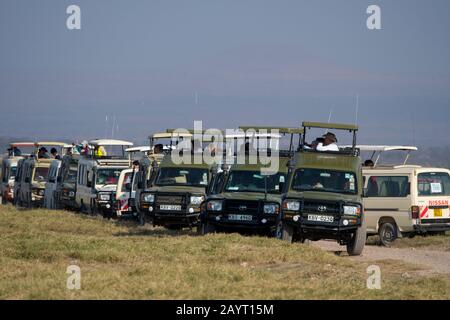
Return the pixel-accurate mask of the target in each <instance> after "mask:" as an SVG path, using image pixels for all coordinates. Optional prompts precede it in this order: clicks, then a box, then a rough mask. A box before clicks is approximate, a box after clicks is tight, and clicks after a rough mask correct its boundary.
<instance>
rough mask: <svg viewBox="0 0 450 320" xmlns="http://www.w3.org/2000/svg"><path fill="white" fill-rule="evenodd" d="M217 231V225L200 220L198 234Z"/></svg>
mask: <svg viewBox="0 0 450 320" xmlns="http://www.w3.org/2000/svg"><path fill="white" fill-rule="evenodd" d="M215 232H216V226H215V225H213V224H211V223H208V222H200V223H199V224H198V226H197V234H199V235H202V236H204V235H206V234H208V233H215Z"/></svg>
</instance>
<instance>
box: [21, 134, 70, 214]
mask: <svg viewBox="0 0 450 320" xmlns="http://www.w3.org/2000/svg"><path fill="white" fill-rule="evenodd" d="M65 145H66V144H65V143H61V142H37V143H36V144H35V146H36V150H35V153H34V154H33V155H32V156H30V157H29V158H27V159H25V161H24V162H23V165H22V173H21V181H20V190H19V193H18V199H17V201H16V204H17V205H19V206H22V207H26V208H35V207H42V206H43V205H44V194H45V185H46V183H47V177H48V173H49V169H50V166H51V163H52V162H53V161H55V158H52V157H51V155H50V154H49V153H48V151H49V150H50V149H51V148H55V149H56V150H57V151H58V154H59V155H63V153H64V150H65V149H64V146H65ZM40 148H45V149H47V152H46V153H45V154H43V155H39V149H40Z"/></svg>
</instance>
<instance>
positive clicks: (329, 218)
mask: <svg viewBox="0 0 450 320" xmlns="http://www.w3.org/2000/svg"><path fill="white" fill-rule="evenodd" d="M308 221H317V222H333V221H334V217H333V216H323V215H318V214H308Z"/></svg>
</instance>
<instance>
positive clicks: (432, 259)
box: [312, 241, 450, 274]
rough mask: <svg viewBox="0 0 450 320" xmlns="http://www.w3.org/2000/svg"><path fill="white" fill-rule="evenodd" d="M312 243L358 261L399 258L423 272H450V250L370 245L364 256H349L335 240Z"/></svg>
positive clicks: (365, 249)
mask: <svg viewBox="0 0 450 320" xmlns="http://www.w3.org/2000/svg"><path fill="white" fill-rule="evenodd" d="M312 245H313V246H315V247H319V248H321V249H324V250H327V251H332V252H334V253H336V254H339V255H341V256H346V257H347V258H348V259H354V260H357V261H379V260H399V261H402V262H406V263H409V264H412V265H416V266H417V267H419V268H421V269H423V272H421V273H428V274H429V273H430V272H431V273H441V274H442V273H444V274H450V252H446V251H435V250H427V249H425V248H421V249H416V248H386V247H379V246H375V245H368V246H366V247H365V248H364V252H363V255H362V256H359V257H348V255H347V252H346V249H345V247H344V246H340V245H339V244H337V243H335V242H330V241H318V242H313V243H312Z"/></svg>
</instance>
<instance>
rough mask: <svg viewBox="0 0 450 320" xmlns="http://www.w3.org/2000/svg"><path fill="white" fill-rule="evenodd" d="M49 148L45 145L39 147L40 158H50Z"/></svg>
mask: <svg viewBox="0 0 450 320" xmlns="http://www.w3.org/2000/svg"><path fill="white" fill-rule="evenodd" d="M49 158H50V156H49V155H48V150H47V149H46V148H45V147H41V148H39V151H38V159H49Z"/></svg>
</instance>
